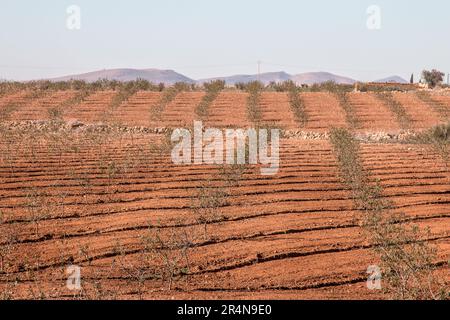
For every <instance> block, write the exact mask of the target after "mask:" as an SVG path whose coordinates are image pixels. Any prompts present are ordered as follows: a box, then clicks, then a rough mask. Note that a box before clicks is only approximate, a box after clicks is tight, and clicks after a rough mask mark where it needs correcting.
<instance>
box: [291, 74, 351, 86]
mask: <svg viewBox="0 0 450 320" xmlns="http://www.w3.org/2000/svg"><path fill="white" fill-rule="evenodd" d="M291 79H292V81H294V82H295V83H297V84H315V83H317V84H320V83H324V82H327V81H334V82H336V83H339V84H354V83H355V82H356V80H354V79H351V78H346V77H342V76H338V75H335V74H332V73H329V72H308V73H300V74H297V75H294V76H292V78H291Z"/></svg>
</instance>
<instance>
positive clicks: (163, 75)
mask: <svg viewBox="0 0 450 320" xmlns="http://www.w3.org/2000/svg"><path fill="white" fill-rule="evenodd" d="M138 78H140V79H143V80H147V81H150V82H153V83H161V82H162V83H165V84H168V85H170V84H174V83H176V82H187V83H195V81H194V80H192V79H190V78H188V77H186V76H184V75H182V74H180V73H177V72H175V71H173V70H159V69H107V70H99V71H94V72H88V73H83V74H76V75H70V76H65V77H60V78H54V79H50V80H51V81H69V80H84V81H86V82H94V81H97V80H99V79H108V80H117V81H133V80H136V79H138Z"/></svg>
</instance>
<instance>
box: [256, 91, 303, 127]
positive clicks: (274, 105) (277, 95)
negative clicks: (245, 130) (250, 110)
mask: <svg viewBox="0 0 450 320" xmlns="http://www.w3.org/2000/svg"><path fill="white" fill-rule="evenodd" d="M259 106H260V108H261V123H262V124H263V125H267V126H274V127H277V128H282V129H285V130H293V129H294V130H295V129H298V127H299V125H298V123H297V121H296V119H295V116H294V114H293V113H292V109H291V105H290V103H289V97H288V94H287V93H283V92H263V93H262V94H261V98H260V102H259Z"/></svg>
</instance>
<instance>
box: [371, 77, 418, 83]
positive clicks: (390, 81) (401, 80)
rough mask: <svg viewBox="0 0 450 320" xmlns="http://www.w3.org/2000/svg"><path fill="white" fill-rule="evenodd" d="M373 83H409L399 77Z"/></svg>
mask: <svg viewBox="0 0 450 320" xmlns="http://www.w3.org/2000/svg"><path fill="white" fill-rule="evenodd" d="M374 82H375V83H409V82H408V81H406V80H405V79H403V78H402V77H399V76H391V77H387V78H384V79H380V80H377V81H374Z"/></svg>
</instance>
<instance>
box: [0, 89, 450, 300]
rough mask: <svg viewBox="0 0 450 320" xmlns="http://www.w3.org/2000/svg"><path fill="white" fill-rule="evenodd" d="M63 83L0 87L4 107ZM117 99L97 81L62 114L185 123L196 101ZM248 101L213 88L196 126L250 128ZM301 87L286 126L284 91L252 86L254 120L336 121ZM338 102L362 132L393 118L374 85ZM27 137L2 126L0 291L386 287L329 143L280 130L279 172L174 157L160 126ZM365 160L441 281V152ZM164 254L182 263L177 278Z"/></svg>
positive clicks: (365, 293)
mask: <svg viewBox="0 0 450 320" xmlns="http://www.w3.org/2000/svg"><path fill="white" fill-rule="evenodd" d="M72 94H73V92H69V91H68V92H65V93H64V94H63V93H62V92H60V93H58V92H55V93H52V94H51V95H46V96H43V97H41V98H39V99H36V100H35V101H31V104H28V100H27V98H26V97H27V94H26V93H23V92H20V93H15V94H12V95H8V96H4V97H1V98H0V111H1V110H2V108H5V106H7V105H8V104H9V103H11V102H20V103H17V104H18V109H16V110H15V111H14V112H12V113H11V119H12V120H26V119H37V118H39V117H43V118H45V119H47V117H48V111H47V110H48V109H49V108H51V107H52V106H57V105H59V104H60V103H62V102H63V101H65V99H70V97H71V96H72ZM114 95H115V93H114V92H112V91H105V92H97V93H94V94H92V95H91V96H89V97H88V98H87V99H85V101H84V102H82V103H80V104H79V105H76V106H71V107H70V108H68V110H67V112H66V113H65V115H64V117H65V118H66V119H78V120H80V121H85V122H97V121H107V122H116V123H121V124H122V125H128V126H149V125H152V126H155V127H163V126H168V127H177V126H185V125H186V126H189V124H190V123H191V122H192V121H193V120H194V119H196V114H195V108H196V106H197V105H198V103H199V102H200V101H201V99H202V97H203V93H200V92H182V93H179V94H178V95H177V96H176V98H175V99H174V100H173V101H172V102H171V103H169V104H168V105H167V106H166V107H165V108H164V110H163V112H162V115H161V121H160V122H158V123H153V122H151V112H152V108H154V107H155V106H156V105H157V103H158V102H159V99H160V97H161V94H160V93H156V92H155V93H154V92H138V93H136V94H135V95H133V96H132V97H130V99H128V101H124V102H123V103H122V104H121V105H119V106H118V107H117V108H115V109H111V108H110V104H111V101H112V99H113V97H114ZM247 97H248V95H247V94H246V93H242V92H228V91H224V92H222V93H220V95H219V96H218V98H217V99H216V100H215V101H214V102H213V103H212V105H211V106H210V109H209V116H208V117H207V119H206V120H205V121H204V122H205V123H204V126H205V127H208V126H210V127H222V128H223V127H230V126H231V127H242V128H246V127H249V126H252V125H253V124H252V123H251V122H249V121H248V119H247V110H246V102H247ZM395 97H396V99H398V101H399V102H400V103H402V104H403V105H404V106H405V108H406V109H407V111H408V113H409V114H410V115H411V116H412V118H413V121H414V128H416V129H425V128H427V127H429V126H431V125H432V124H434V123H438V120H437V119H438V118H437V117H435V116H434V115H433V113H432V112H429V113H428V115H429V116H428V117H426V116H425V114H427V113H426V107H427V106H425V105H423V104H421V103H418V101H417V100H415V99H414V97H412V96H411V95H410V94H395ZM301 98H302V99H303V101H304V103H305V108H306V112H307V114H308V122H307V124H306V128H300V127H298V126H297V124H296V123H295V119H294V116H293V113H292V111H291V110H290V107H289V103H288V99H287V95H286V94H285V93H263V94H262V96H261V112H262V118H263V123H266V124H271V123H272V122H275V123H279V124H280V126H281V127H284V128H287V129H296V128H298V129H302V130H310V131H317V132H324V131H327V129H328V128H330V127H332V126H346V123H345V115H344V112H343V110H342V108H341V106H339V103H338V102H337V100H336V99H335V98H334V96H332V95H330V94H328V93H302V94H301ZM349 99H350V101H351V103H352V105H353V106H354V108H355V111H356V113H357V116H358V119H359V120H360V121H361V124H362V128H363V129H362V130H364V131H365V130H367V131H377V130H378V131H381V130H382V131H391V130H398V129H399V127H398V124H397V123H396V122H395V118H394V117H393V116H392V114H391V113H390V111H389V110H388V109H387V107H386V106H384V105H383V104H382V103H380V102H379V101H378V100H377V99H375V98H374V97H373V96H372V95H369V94H361V93H358V94H355V93H352V94H350V95H349ZM410 102H411V103H410ZM412 102H414V103H412ZM422 110H424V112H423V114H424V115H422V114H421V112H422ZM105 116H109V118H106V119H104V117H105ZM0 129H1V127H0ZM31 135H32V136H31V137H27V133H26V132H25V133H24V132H20V131H14V130H9V131H2V135H1V136H0V213H1V216H0V221H1V223H0V258H1V260H0V261H1V265H0V295H1V297H4V298H14V299H17V298H26V299H33V298H39V297H44V298H65V299H73V298H94V299H112V298H120V299H136V298H145V299H172V298H179V299H215V298H222V299H223V298H225V299H244V298H245V299H268V298H272V299H386V298H388V296H386V295H384V294H383V293H382V292H380V291H372V290H369V289H368V288H367V287H366V281H367V277H368V275H367V273H366V271H367V268H368V266H370V265H373V264H379V263H380V261H379V257H378V256H377V255H376V254H375V253H374V250H373V248H372V247H371V246H370V245H369V243H368V242H367V240H366V238H365V233H364V230H363V228H362V227H361V226H360V223H359V221H360V218H361V215H362V213H361V212H360V211H359V210H357V209H356V206H355V203H354V200H353V196H352V191H351V190H349V188H348V187H347V185H346V184H345V183H343V181H342V179H341V177H340V171H339V167H338V163H337V160H336V156H335V154H334V152H333V148H332V146H331V145H330V143H329V142H328V141H326V140H302V139H282V140H281V147H280V157H281V159H280V169H279V172H278V173H277V174H276V175H274V176H263V175H261V174H260V170H259V169H260V167H258V166H246V168H245V170H244V171H243V172H242V174H241V175H240V176H239V175H236V174H235V175H233V174H230V173H228V174H227V173H226V172H224V171H223V168H222V167H221V166H212V165H183V166H177V165H175V164H173V163H172V162H171V159H170V158H169V154H170V150H168V149H164V144H161V142H164V138H163V137H162V135H153V134H131V133H123V132H121V133H118V132H115V131H111V132H103V133H98V134H90V133H83V131H72V132H69V133H67V135H66V136H61V137H63V140H58V137H59V136H58V135H57V134H54V135H49V134H48V133H45V132H44V133H42V134H40V133H39V132H38V131H37V132H35V133H32V134H31ZM360 156H361V158H362V161H363V165H364V168H365V169H366V170H367V171H368V172H369V173H370V176H371V179H373V182H374V183H375V182H378V183H380V185H381V186H382V188H383V197H384V198H385V199H389V200H391V201H392V203H393V211H394V212H397V213H404V215H405V218H407V219H409V220H410V221H411V222H413V223H415V224H416V225H418V226H419V227H420V228H421V229H423V230H425V229H426V228H429V230H430V233H429V234H426V233H425V234H424V238H423V239H424V240H426V241H428V242H429V243H430V244H432V245H435V246H436V248H437V249H438V250H437V254H438V255H437V261H435V262H436V263H437V264H438V265H439V271H438V275H440V276H441V277H442V278H443V279H444V280H445V281H447V285H448V284H449V283H450V276H449V272H448V266H447V265H446V264H445V262H446V261H447V260H448V256H449V254H450V234H449V230H450V228H449V225H450V220H449V218H450V213H449V210H448V208H449V203H450V173H449V170H448V163H447V164H446V162H445V160H444V158H443V157H442V154H440V153H438V152H437V151H435V150H434V149H433V148H432V147H431V146H425V145H412V144H406V143H404V144H401V143H389V144H387V143H386V144H369V143H362V146H361V151H360ZM236 176H237V177H239V179H237V180H234V178H236ZM233 182H234V183H233ZM205 190H207V191H208V190H209V192H211V195H210V198H208V199H209V200H210V201H212V200H211V199H213V200H214V197H220V196H224V199H222V200H223V202H221V204H220V205H218V206H216V207H214V210H213V211H214V212H213V215H209V216H207V219H206V220H205V219H201V218H202V217H200V215H199V212H198V210H195V207H196V204H198V201H199V199H201V198H202V193H201V192H202V191H205ZM208 203H210V206H211V202H208ZM212 203H215V202H214V201H213V202H212ZM205 226H206V233H205ZM155 243H156V244H157V245H156V246H155ZM183 253H186V254H183ZM167 261H169V262H175V261H176V264H177V267H176V268H175V269H176V273H177V275H176V276H174V278H173V279H172V280H173V281H172V282H171V281H169V278H170V277H168V276H167V273H168V272H169V271H170V264H169V265H168V264H167ZM67 265H77V266H80V267H81V268H82V269H81V270H82V271H81V275H82V281H83V282H82V283H83V291H82V292H77V291H69V290H68V289H67V288H66V280H67V276H68V275H67V274H66V267H67ZM168 270H169V271H168Z"/></svg>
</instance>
